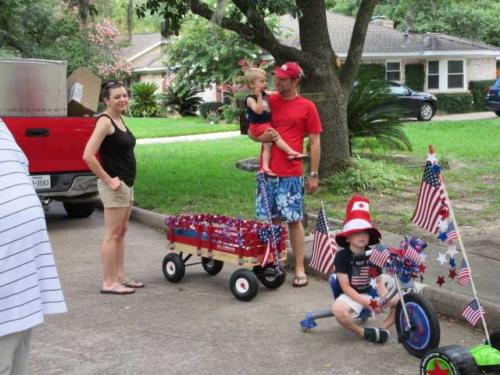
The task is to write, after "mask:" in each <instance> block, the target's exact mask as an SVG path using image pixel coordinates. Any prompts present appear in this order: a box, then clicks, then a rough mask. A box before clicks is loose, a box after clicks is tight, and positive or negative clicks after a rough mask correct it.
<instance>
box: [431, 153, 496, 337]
mask: <svg viewBox="0 0 500 375" xmlns="http://www.w3.org/2000/svg"><path fill="white" fill-rule="evenodd" d="M429 153H431V154H434V153H435V151H434V148H433V147H432V145H429ZM439 179H440V180H441V185H442V186H443V194H444V197H445V199H446V202H448V207H449V210H450V217H451V220H452V222H453V225H454V226H455V231H456V233H457V238H458V244H459V246H460V251H461V252H462V256H463V258H464V260H465V265H466V266H467V269H468V272H469V277H470V285H471V288H472V294H473V295H474V298H475V300H476V302H477V307H478V309H479V312H480V316H481V321H482V323H483V328H484V333H485V334H486V340H487V341H488V344H490V345H491V341H490V335H489V333H488V327H487V326H486V319H485V318H484V314H482V313H481V302H479V297H478V295H477V291H476V286H475V285H474V278H473V277H472V270H471V268H470V263H469V258H468V257H467V253H466V251H465V246H464V243H463V241H462V234H461V232H460V228H459V227H458V224H457V220H456V218H455V213H454V212H453V208H452V206H451V201H450V198H449V196H448V191H447V190H446V185H445V184H444V181H443V176H442V175H441V173H440V174H439Z"/></svg>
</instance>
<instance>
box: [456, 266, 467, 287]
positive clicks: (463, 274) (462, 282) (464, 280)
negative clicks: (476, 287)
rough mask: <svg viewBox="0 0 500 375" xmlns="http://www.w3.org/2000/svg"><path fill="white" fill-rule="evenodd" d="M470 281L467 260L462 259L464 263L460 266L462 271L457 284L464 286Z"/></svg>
mask: <svg viewBox="0 0 500 375" xmlns="http://www.w3.org/2000/svg"><path fill="white" fill-rule="evenodd" d="M469 281H470V272H469V268H468V267H467V263H465V259H462V263H461V264H460V270H459V271H458V278H457V283H458V285H461V286H464V285H465V284H467V283H468V282H469Z"/></svg>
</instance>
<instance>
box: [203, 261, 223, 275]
mask: <svg viewBox="0 0 500 375" xmlns="http://www.w3.org/2000/svg"><path fill="white" fill-rule="evenodd" d="M201 266H202V267H203V269H204V270H205V271H206V273H208V274H209V275H217V274H218V273H219V272H220V271H221V270H222V267H224V262H221V261H220V260H215V259H210V258H206V257H202V258H201Z"/></svg>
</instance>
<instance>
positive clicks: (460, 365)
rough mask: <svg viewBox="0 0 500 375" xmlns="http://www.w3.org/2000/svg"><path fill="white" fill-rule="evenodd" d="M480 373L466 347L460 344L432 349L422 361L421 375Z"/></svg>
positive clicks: (472, 374)
mask: <svg viewBox="0 0 500 375" xmlns="http://www.w3.org/2000/svg"><path fill="white" fill-rule="evenodd" d="M433 373H435V374H438V373H439V374H448V375H479V368H478V367H477V365H476V362H475V361H474V358H473V357H472V355H471V354H470V353H469V351H468V350H467V349H466V348H463V347H461V346H458V345H449V346H443V347H442V348H437V349H434V350H431V351H430V352H428V353H427V354H425V355H424V357H423V358H422V360H421V361H420V375H428V374H433Z"/></svg>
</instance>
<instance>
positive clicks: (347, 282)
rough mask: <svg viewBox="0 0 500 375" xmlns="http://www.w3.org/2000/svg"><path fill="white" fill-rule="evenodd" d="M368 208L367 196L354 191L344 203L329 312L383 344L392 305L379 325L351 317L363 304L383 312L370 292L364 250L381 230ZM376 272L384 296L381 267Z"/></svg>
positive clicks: (373, 340) (371, 340)
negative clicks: (360, 322) (336, 293)
mask: <svg viewBox="0 0 500 375" xmlns="http://www.w3.org/2000/svg"><path fill="white" fill-rule="evenodd" d="M369 209H370V202H369V200H368V199H366V198H363V197H360V196H357V195H354V196H353V197H352V198H351V200H350V201H349V203H348V204H347V209H346V217H345V220H344V227H343V230H342V233H339V234H337V235H336V237H335V240H336V242H337V244H338V245H339V247H341V248H343V249H342V250H341V251H339V252H337V254H336V256H335V261H334V265H335V273H336V276H337V283H338V286H339V287H340V290H341V294H340V295H339V296H338V297H337V298H336V299H335V302H334V303H333V305H332V312H333V314H334V316H335V318H336V319H337V321H338V322H339V323H340V324H341V325H342V326H343V327H344V328H347V329H348V330H350V331H352V332H354V333H356V334H357V335H358V336H361V337H364V338H365V339H366V340H368V341H370V342H374V343H380V344H383V343H385V342H386V341H387V340H388V339H389V330H387V328H388V327H390V326H391V325H392V324H393V323H394V316H395V310H394V308H391V311H390V313H389V315H388V316H387V318H386V319H385V320H384V321H383V322H382V324H381V326H380V328H375V327H366V328H363V327H361V326H359V325H358V324H356V323H355V322H354V321H353V316H357V315H359V313H360V312H361V310H362V309H363V308H368V309H370V310H371V311H373V312H375V313H377V314H378V313H381V312H383V310H382V308H381V307H380V306H378V304H377V303H376V302H375V300H373V298H372V296H371V295H370V294H369V292H370V289H371V286H370V277H371V274H372V272H370V265H369V264H368V255H367V254H366V250H368V246H370V245H375V244H377V243H378V242H379V241H380V238H381V234H380V232H379V231H378V230H377V229H376V228H374V227H373V226H372V224H371V221H370V211H369ZM377 274H378V276H376V278H375V280H376V283H377V293H378V295H379V296H383V295H385V294H386V293H387V289H386V287H385V284H384V282H383V280H382V278H381V277H380V270H377Z"/></svg>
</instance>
